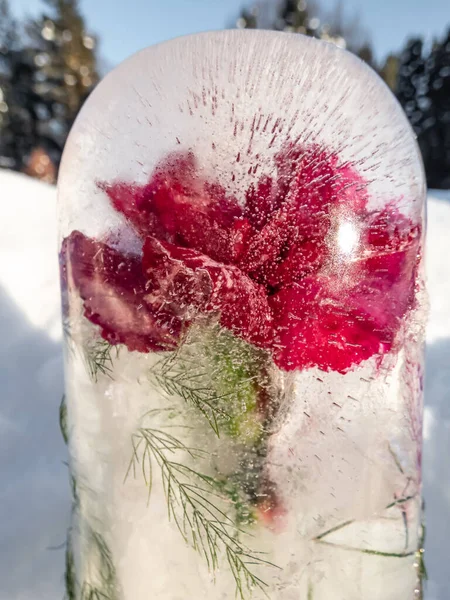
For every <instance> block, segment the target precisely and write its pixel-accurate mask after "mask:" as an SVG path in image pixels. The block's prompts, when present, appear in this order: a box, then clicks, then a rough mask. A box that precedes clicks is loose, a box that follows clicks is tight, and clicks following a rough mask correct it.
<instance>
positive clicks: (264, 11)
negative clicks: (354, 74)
mask: <svg viewBox="0 0 450 600" xmlns="http://www.w3.org/2000/svg"><path fill="white" fill-rule="evenodd" d="M236 25H237V27H239V28H245V29H273V30H275V31H286V32H290V33H302V34H304V35H308V36H310V37H315V38H319V39H324V40H326V41H328V42H331V43H334V44H336V45H337V46H340V47H342V48H347V49H348V50H350V52H353V53H354V54H356V55H357V56H359V57H360V58H361V59H362V60H364V61H365V62H367V63H368V64H370V65H372V66H374V57H373V52H372V48H371V45H370V43H369V42H368V41H367V36H366V34H365V31H364V30H363V29H362V27H361V25H360V24H359V21H358V19H357V18H353V19H350V20H349V19H348V18H347V17H346V16H345V15H344V10H343V5H342V3H341V2H339V3H338V4H337V6H336V8H335V10H334V12H333V13H332V14H331V15H330V16H329V17H328V18H323V17H321V12H320V10H319V8H318V7H317V5H316V4H313V2H310V3H309V4H308V1H307V0H281V1H277V0H272V1H271V0H266V1H263V2H259V3H257V4H255V5H254V6H253V7H252V8H251V9H250V10H248V9H245V10H243V11H242V12H241V14H240V16H239V18H238V20H237V22H236Z"/></svg>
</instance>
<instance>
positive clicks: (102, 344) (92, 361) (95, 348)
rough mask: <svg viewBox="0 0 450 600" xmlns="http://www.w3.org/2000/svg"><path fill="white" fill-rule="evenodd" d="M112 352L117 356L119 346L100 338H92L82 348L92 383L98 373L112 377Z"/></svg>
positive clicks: (96, 378)
mask: <svg viewBox="0 0 450 600" xmlns="http://www.w3.org/2000/svg"><path fill="white" fill-rule="evenodd" d="M113 353H115V357H116V358H117V357H118V355H119V347H118V346H112V345H111V344H110V343H109V342H107V341H106V340H102V339H96V340H93V341H91V342H89V343H87V344H86V345H85V347H84V348H83V355H84V360H85V363H86V367H87V370H88V373H89V375H90V377H91V379H92V381H93V382H94V383H97V382H98V378H99V375H100V374H101V375H106V377H109V378H110V379H112V373H113Z"/></svg>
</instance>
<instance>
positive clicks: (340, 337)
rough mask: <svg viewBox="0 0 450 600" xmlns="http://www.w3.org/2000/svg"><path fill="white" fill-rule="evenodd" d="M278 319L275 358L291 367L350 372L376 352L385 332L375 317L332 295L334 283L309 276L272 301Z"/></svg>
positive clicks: (285, 366) (288, 367) (281, 363)
mask: <svg viewBox="0 0 450 600" xmlns="http://www.w3.org/2000/svg"><path fill="white" fill-rule="evenodd" d="M271 303H272V306H273V309H274V316H275V320H276V323H277V329H276V332H277V335H276V342H275V344H274V346H275V348H274V360H275V362H276V363H277V365H278V366H279V367H280V368H282V369H285V370H287V371H290V370H294V369H306V368H309V367H318V368H319V369H321V370H323V371H337V372H339V373H345V372H346V371H348V370H349V369H350V368H351V367H352V366H354V365H358V364H359V363H361V362H362V361H363V360H366V359H368V358H370V357H371V356H373V355H375V354H377V353H378V352H379V351H380V350H381V349H382V348H381V337H382V333H383V332H382V331H377V330H376V329H375V326H374V322H373V321H372V320H371V318H370V315H368V314H366V313H364V312H360V311H358V310H355V309H354V308H352V307H351V305H349V304H348V303H346V302H345V299H340V300H337V299H336V298H333V297H332V296H331V294H330V282H323V281H320V280H318V279H313V278H309V279H306V280H304V281H303V282H302V283H301V284H294V285H293V286H290V287H288V288H284V289H282V290H281V291H280V292H278V293H277V294H276V295H275V296H274V297H273V299H272V302H271Z"/></svg>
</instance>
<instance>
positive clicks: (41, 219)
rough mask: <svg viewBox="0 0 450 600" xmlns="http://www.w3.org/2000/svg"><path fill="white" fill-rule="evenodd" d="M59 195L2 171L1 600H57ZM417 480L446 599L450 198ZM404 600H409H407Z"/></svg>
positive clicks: (434, 300) (433, 239)
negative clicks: (420, 472) (421, 472)
mask: <svg viewBox="0 0 450 600" xmlns="http://www.w3.org/2000/svg"><path fill="white" fill-rule="evenodd" d="M55 201H56V194H55V190H54V188H52V187H50V186H47V185H45V184H42V183H38V182H36V181H33V180H31V179H28V178H26V177H25V176H22V175H18V174H15V173H9V172H5V171H0V331H1V338H0V390H1V400H2V401H1V403H0V474H1V484H2V485H1V487H0V600H60V599H61V598H62V596H63V571H64V540H65V534H66V528H67V524H68V516H69V485H68V476H67V468H66V466H65V464H64V460H65V458H66V454H65V448H64V444H63V442H62V440H61V436H60V434H59V429H58V421H57V415H58V405H59V402H60V399H61V395H62V391H63V375H62V359H61V329H60V322H59V290H58V275H57V259H56V255H57V251H56V217H55ZM428 209H429V215H428V218H429V223H428V253H427V266H428V285H429V291H430V298H431V318H430V323H429V327H428V349H427V380H426V408H425V427H424V438H425V450H424V479H425V501H426V514H427V544H426V555H425V556H426V564H427V568H428V573H429V576H430V580H429V582H428V585H427V593H426V599H427V600H448V589H450V570H449V568H448V560H449V556H450V477H449V475H450V262H449V259H448V256H449V253H450V192H447V193H443V192H431V193H430V196H429V204H428ZM405 600H406V599H405Z"/></svg>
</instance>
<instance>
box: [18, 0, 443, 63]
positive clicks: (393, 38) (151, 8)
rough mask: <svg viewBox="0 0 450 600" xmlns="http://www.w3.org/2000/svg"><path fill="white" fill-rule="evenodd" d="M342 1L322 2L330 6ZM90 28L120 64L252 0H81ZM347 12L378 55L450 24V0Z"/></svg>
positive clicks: (232, 14) (29, 7)
mask: <svg viewBox="0 0 450 600" xmlns="http://www.w3.org/2000/svg"><path fill="white" fill-rule="evenodd" d="M336 2H337V0H318V3H319V4H320V6H321V7H323V8H324V9H325V10H328V9H330V8H332V7H333V6H335V5H336ZM11 4H12V6H13V7H14V10H15V12H16V13H17V14H19V15H23V14H26V13H28V14H36V13H37V12H38V11H39V10H41V9H42V7H43V4H42V1H41V0H12V2H11ZM80 4H81V8H82V10H83V13H84V15H85V17H86V21H87V23H88V26H89V28H90V30H92V32H93V33H96V34H97V35H98V36H99V37H100V40H101V55H102V57H103V58H104V59H105V60H106V61H107V63H109V64H110V65H114V64H117V63H119V62H120V61H122V60H123V59H125V58H126V57H127V56H130V55H131V54H133V53H134V52H136V51H137V50H140V49H141V48H144V47H145V46H149V45H151V44H155V43H157V42H160V41H163V40H166V39H170V38H173V37H177V36H179V35H185V34H188V33H194V32H196V31H207V30H211V29H223V28H225V27H227V26H230V24H232V23H233V21H234V20H235V19H236V16H237V15H238V14H239V9H240V8H241V7H242V6H245V5H246V4H248V1H247V2H246V0H80ZM343 4H344V6H345V10H346V14H347V15H349V16H352V15H354V14H355V13H357V14H359V16H360V20H361V23H362V25H364V26H365V28H366V29H367V30H368V32H369V33H370V39H371V41H372V44H373V46H374V48H375V52H376V55H377V57H379V58H381V57H383V56H385V55H386V54H387V53H388V52H389V51H391V50H398V49H399V48H400V47H401V46H402V43H403V42H404V40H405V38H407V37H408V36H409V35H411V34H421V35H423V36H426V37H427V38H428V39H431V38H432V37H433V36H438V35H439V36H441V35H442V34H443V32H444V30H445V28H446V27H448V26H450V0H427V1H424V0H344V2H343Z"/></svg>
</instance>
